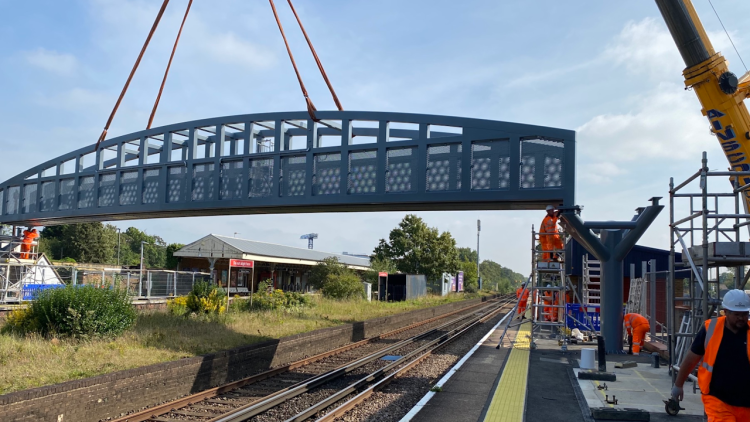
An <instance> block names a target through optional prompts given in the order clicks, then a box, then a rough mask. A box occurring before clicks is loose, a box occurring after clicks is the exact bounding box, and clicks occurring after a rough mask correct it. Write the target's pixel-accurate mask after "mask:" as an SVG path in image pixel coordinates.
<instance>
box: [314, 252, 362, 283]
mask: <svg viewBox="0 0 750 422" xmlns="http://www.w3.org/2000/svg"><path fill="white" fill-rule="evenodd" d="M348 272H352V270H350V269H349V268H347V267H346V266H345V265H344V264H342V263H340V262H339V259H338V258H336V257H335V256H329V257H328V258H325V259H323V262H319V263H317V264H316V265H315V266H314V267H312V270H310V276H309V277H308V278H307V283H308V284H309V285H310V287H312V288H314V289H316V290H320V289H322V288H323V286H325V284H326V282H327V281H328V280H329V279H330V278H331V277H332V276H334V275H336V276H339V275H342V274H345V273H348Z"/></svg>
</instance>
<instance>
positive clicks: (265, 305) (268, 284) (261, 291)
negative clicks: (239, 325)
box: [238, 280, 312, 311]
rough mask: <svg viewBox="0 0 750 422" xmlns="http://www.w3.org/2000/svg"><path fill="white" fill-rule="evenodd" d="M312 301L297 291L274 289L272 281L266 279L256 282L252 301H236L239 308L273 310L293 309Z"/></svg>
mask: <svg viewBox="0 0 750 422" xmlns="http://www.w3.org/2000/svg"><path fill="white" fill-rule="evenodd" d="M311 303H312V301H311V299H310V297H309V296H306V295H304V294H302V293H297V292H285V291H283V290H281V289H274V288H273V282H272V281H271V280H266V281H262V282H260V284H258V292H257V293H254V294H253V297H252V301H249V300H243V301H242V302H238V307H239V308H240V310H251V309H257V310H263V311H266V310H275V309H295V308H299V307H302V306H307V305H310V304H311Z"/></svg>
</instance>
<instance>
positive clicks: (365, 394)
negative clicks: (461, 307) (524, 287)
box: [286, 300, 513, 422]
mask: <svg viewBox="0 0 750 422" xmlns="http://www.w3.org/2000/svg"><path fill="white" fill-rule="evenodd" d="M511 302H513V300H509V301H508V302H505V303H503V304H502V305H500V306H499V307H498V309H496V310H494V311H492V312H490V313H489V315H485V316H483V317H481V318H479V319H478V320H475V321H473V322H471V323H470V324H468V325H467V326H465V327H464V328H463V329H461V330H460V331H459V332H457V333H455V334H454V335H452V336H451V337H450V338H447V339H445V340H444V341H443V342H441V343H440V344H438V345H437V347H434V348H432V349H431V350H428V351H427V352H426V353H424V354H422V355H421V356H419V357H417V358H416V359H414V360H412V361H411V362H409V363H408V364H406V365H404V366H403V367H402V368H399V369H398V370H397V371H396V372H394V373H392V374H390V375H388V376H386V377H385V378H383V379H381V380H380V381H378V382H377V383H374V384H372V385H370V386H369V387H367V388H366V389H365V390H363V391H361V392H360V393H359V394H357V395H356V396H354V397H352V398H351V399H349V400H348V401H346V402H345V403H343V404H342V405H341V406H339V407H337V408H336V409H334V410H332V411H331V412H329V413H326V414H325V415H323V416H322V417H320V418H319V419H317V420H316V422H330V421H333V420H334V419H336V418H338V417H341V416H343V415H344V414H346V413H347V412H349V411H350V410H352V409H354V408H355V407H356V406H357V405H359V404H360V403H362V402H364V401H365V400H366V399H367V398H369V397H370V396H372V394H373V393H375V392H376V391H379V390H381V389H383V388H384V387H386V386H387V385H388V384H390V383H391V382H393V381H394V380H395V379H397V378H400V377H401V376H403V375H404V374H405V373H406V372H408V371H410V370H411V369H413V368H414V367H416V366H417V365H419V364H420V363H422V362H423V361H424V360H425V359H427V358H428V357H429V356H431V355H432V354H433V353H435V352H436V351H437V350H439V349H441V348H442V347H445V346H446V345H448V344H450V343H451V342H452V341H453V340H455V339H457V338H459V337H461V336H462V335H463V334H465V333H466V332H467V331H469V330H470V329H472V328H474V327H475V326H476V325H477V324H480V323H483V322H486V321H487V320H489V319H490V318H492V317H494V316H495V315H497V314H498V313H500V312H502V311H503V310H504V308H505V306H506V305H507V304H509V303H511ZM422 349H423V348H420V350H419V351H421V350H422ZM415 352H416V351H415ZM404 358H406V356H405V357H404ZM396 364H403V362H400V360H399V361H396V362H394V363H393V364H391V365H389V366H395V365H396ZM373 374H374V373H373ZM373 374H371V375H370V376H369V377H368V378H371V377H372V375H373ZM347 390H348V389H347ZM343 391H344V390H342V392H343ZM350 394H351V392H350ZM337 395H338V393H337ZM347 395H348V394H347ZM345 396H346V395H343V397H345ZM343 397H342V398H343ZM329 406H330V405H329ZM329 406H325V407H329ZM315 407H317V406H315ZM325 407H323V408H319V409H317V411H320V410H323V409H324V408H325ZM311 409H312V408H310V409H308V410H306V411H304V412H302V413H300V414H299V415H297V416H295V417H294V418H291V419H288V420H287V421H286V422H292V421H294V422H300V421H304V420H305V419H308V418H309V417H310V416H312V415H314V414H315V413H316V412H317V411H316V412H312V413H311V412H310V411H311ZM303 415H307V416H306V417H305V418H300V416H303Z"/></svg>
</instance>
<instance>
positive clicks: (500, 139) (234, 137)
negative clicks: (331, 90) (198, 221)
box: [0, 112, 575, 225]
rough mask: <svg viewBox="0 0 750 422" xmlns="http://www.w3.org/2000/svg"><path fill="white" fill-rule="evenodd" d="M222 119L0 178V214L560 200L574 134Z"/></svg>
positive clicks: (343, 117) (381, 121)
mask: <svg viewBox="0 0 750 422" xmlns="http://www.w3.org/2000/svg"><path fill="white" fill-rule="evenodd" d="M318 117H319V118H320V119H321V120H320V121H318V122H315V121H313V120H311V119H309V117H308V116H307V114H306V113H305V112H290V113H270V114H257V115H243V116H229V117H220V118H214V119H206V120H200V121H193V122H186V123H180V124H175V125H170V126H165V127H161V128H155V129H151V130H147V131H142V132H137V133H133V134H129V135H124V136H121V137H118V138H114V139H110V140H108V141H105V142H103V143H102V144H101V145H100V146H99V148H98V149H96V151H94V147H93V146H90V147H88V148H82V149H80V150H78V151H74V152H71V153H69V154H66V155H63V156H61V157H58V158H56V159H54V160H50V161H48V162H46V163H43V164H41V165H39V166H36V167H34V168H32V169H30V170H28V171H26V172H24V173H22V174H20V175H18V176H16V177H14V178H12V179H10V180H7V181H5V182H3V183H2V184H0V224H17V225H29V224H33V225H54V224H62V223H71V222H86V221H108V220H124V219H142V218H161V217H182V216H205V215H235V214H271V213H302V212H357V211H420V210H474V209H483V210H486V209H539V208H543V207H544V206H546V205H547V204H550V203H552V204H566V205H572V204H573V201H574V180H575V134H574V132H572V131H568V130H562V129H554V128H547V127H541V126H531V125H522V124H516V123H507V122H497V121H489V120H478V119H466V118H458V117H447V116H429V115H419V114H400V113H377V112H319V113H318Z"/></svg>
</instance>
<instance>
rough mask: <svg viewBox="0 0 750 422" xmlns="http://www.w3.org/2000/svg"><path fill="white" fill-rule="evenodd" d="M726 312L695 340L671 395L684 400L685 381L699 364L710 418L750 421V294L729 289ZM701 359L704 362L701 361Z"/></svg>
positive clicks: (711, 421) (724, 304)
mask: <svg viewBox="0 0 750 422" xmlns="http://www.w3.org/2000/svg"><path fill="white" fill-rule="evenodd" d="M721 307H722V308H724V316H722V317H718V318H711V319H709V320H707V321H706V322H704V323H703V327H702V328H701V329H700V331H698V334H697V335H696V336H695V339H694V340H693V344H692V346H690V350H688V352H687V353H686V355H685V358H683V360H682V363H681V364H680V371H679V372H678V373H677V378H676V379H675V381H674V386H673V387H672V398H673V399H675V400H682V399H683V396H684V391H683V389H682V388H683V385H684V384H685V381H686V380H687V378H688V376H689V375H690V374H691V373H692V372H693V369H695V366H696V365H698V364H699V363H700V364H701V365H700V366H699V367H698V386H699V387H700V389H701V400H702V401H703V408H704V410H705V412H706V416H708V422H723V421H732V422H740V421H750V394H748V388H747V380H748V379H750V323H748V315H749V314H750V297H748V296H747V294H746V293H745V292H744V291H742V290H736V289H735V290H730V291H728V292H727V293H726V294H725V295H724V299H723V300H722V302H721ZM701 360H702V362H701Z"/></svg>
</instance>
